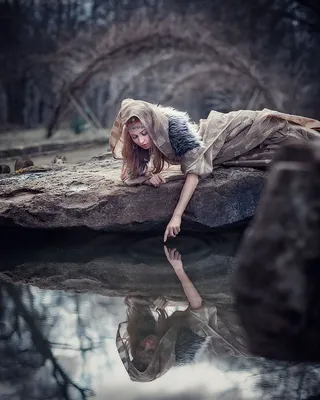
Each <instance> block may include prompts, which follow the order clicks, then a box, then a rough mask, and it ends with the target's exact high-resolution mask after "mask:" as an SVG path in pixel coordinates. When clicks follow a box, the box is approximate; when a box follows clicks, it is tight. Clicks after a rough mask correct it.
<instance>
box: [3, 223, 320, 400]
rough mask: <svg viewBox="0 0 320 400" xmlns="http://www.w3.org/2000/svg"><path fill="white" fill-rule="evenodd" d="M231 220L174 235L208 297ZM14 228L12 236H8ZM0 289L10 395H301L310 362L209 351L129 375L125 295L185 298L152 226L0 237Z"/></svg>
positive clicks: (225, 270)
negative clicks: (122, 351)
mask: <svg viewBox="0 0 320 400" xmlns="http://www.w3.org/2000/svg"><path fill="white" fill-rule="evenodd" d="M241 233H242V232H241V230H234V231H228V232H223V233H217V234H210V235H203V234H202V235H201V236H200V235H196V234H192V235H191V234H189V235H181V236H180V237H179V239H176V240H175V241H171V242H170V243H169V244H168V245H169V247H172V248H173V247H175V248H177V249H178V250H179V252H180V253H181V256H182V260H183V262H184V268H185V271H186V273H187V275H188V276H189V278H190V279H191V281H192V282H193V284H194V286H195V287H196V289H197V291H198V292H199V294H200V295H201V297H202V298H203V299H204V301H205V302H208V304H212V305H215V304H217V305H218V304H220V305H221V304H222V305H228V304H229V303H232V296H231V294H232V293H231V288H230V279H231V275H232V271H233V269H234V266H235V254H236V251H237V248H238V245H239V241H240V240H241ZM14 238H15V240H14ZM4 242H5V243H6V245H5V246H4V252H3V258H2V261H1V277H2V280H1V289H0V305H1V308H0V335H1V342H0V351H1V357H0V393H1V396H0V398H1V400H4V399H7V400H15V399H49V398H50V399H57V400H58V399H72V400H73V399H88V398H91V396H94V397H92V398H96V399H109V398H110V399H150V398H152V399H163V400H165V399H200V400H201V399H212V398H215V399H238V398H239V399H240V398H241V399H308V398H311V397H310V396H311V395H320V384H319V380H320V378H319V377H320V368H319V367H318V366H317V365H311V364H303V363H285V362H279V361H277V362H275V361H270V360H264V359H262V358H254V357H235V358H234V357H233V358H232V357H226V358H225V360H223V362H221V359H219V360H218V359H217V358H216V357H215V355H214V354H212V355H211V356H210V357H208V358H207V359H205V360H203V359H201V361H197V360H194V361H193V362H191V363H187V364H185V365H182V366H174V367H172V368H171V369H170V370H169V371H168V372H167V373H166V374H165V375H163V376H162V377H160V378H159V379H156V380H155V381H153V382H150V383H140V382H133V381H131V380H130V379H129V376H128V374H127V371H126V370H125V368H124V366H123V364H122V362H121V359H120V357H119V354H118V352H117V348H116V332H117V328H118V325H119V324H120V323H121V322H123V321H125V320H126V312H127V305H126V304H125V299H126V298H128V296H142V297H143V298H144V299H154V298H158V297H160V296H161V297H162V298H166V299H167V300H168V307H167V310H168V312H169V313H173V312H174V311H176V310H184V309H186V308H187V307H188V302H187V299H186V296H185V293H184V290H183V288H182V286H181V283H180V281H179V279H178V278H177V276H176V274H175V272H174V270H173V268H172V266H171V265H170V264H169V263H168V261H167V259H166V257H165V255H164V251H163V244H162V240H161V236H158V235H155V236H149V237H144V236H143V235H137V234H130V235H110V234H108V235H107V234H98V233H90V234H83V233H79V234H72V235H70V234H69V233H59V234H57V233H56V232H51V233H46V234H42V233H41V234H40V235H39V233H34V234H30V235H29V236H28V237H26V236H24V239H23V238H19V236H12V237H11V236H10V235H8V236H7V238H6V239H5V240H4Z"/></svg>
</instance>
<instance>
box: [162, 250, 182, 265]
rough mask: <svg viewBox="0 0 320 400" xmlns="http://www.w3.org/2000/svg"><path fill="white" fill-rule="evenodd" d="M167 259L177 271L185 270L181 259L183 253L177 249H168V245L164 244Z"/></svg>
mask: <svg viewBox="0 0 320 400" xmlns="http://www.w3.org/2000/svg"><path fill="white" fill-rule="evenodd" d="M163 249H164V252H165V255H166V257H167V260H168V261H169V263H170V264H171V265H172V267H173V269H174V270H175V271H177V270H179V271H183V264H182V261H181V254H180V253H179V252H178V250H177V249H168V247H167V246H163Z"/></svg>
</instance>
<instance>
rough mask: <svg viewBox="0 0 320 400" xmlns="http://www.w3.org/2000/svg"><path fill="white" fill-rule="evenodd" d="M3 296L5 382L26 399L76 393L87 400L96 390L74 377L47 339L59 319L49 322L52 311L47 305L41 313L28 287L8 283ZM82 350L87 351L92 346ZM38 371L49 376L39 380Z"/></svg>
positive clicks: (2, 366) (2, 334)
mask: <svg viewBox="0 0 320 400" xmlns="http://www.w3.org/2000/svg"><path fill="white" fill-rule="evenodd" d="M1 297H2V303H3V309H2V329H1V347H2V349H1V351H2V357H1V361H0V365H1V372H2V373H1V378H0V379H1V381H2V382H3V383H6V384H9V385H11V386H13V387H14V388H15V393H14V395H19V396H21V395H22V394H23V398H24V399H27V398H32V399H34V398H41V399H49V398H50V399H71V398H73V396H72V397H71V395H70V393H75V392H77V393H78V396H79V395H80V397H81V398H82V399H87V398H88V396H89V395H90V394H92V392H91V391H90V390H89V389H86V388H83V387H81V386H80V385H78V384H77V383H76V382H75V381H73V380H72V379H71V377H70V376H69V375H68V373H66V371H65V370H64V368H63V367H62V366H61V365H60V363H59V360H58V359H57V358H56V356H55V355H54V354H53V351H52V348H53V347H54V345H55V344H54V343H51V342H50V341H48V340H47V339H46V335H47V334H48V332H49V331H50V330H51V329H53V327H54V325H55V324H56V322H57V320H58V318H57V317H56V318H54V319H53V320H52V321H51V324H47V319H48V310H46V307H43V309H42V312H39V310H37V309H36V308H35V306H34V298H33V294H32V292H31V290H30V288H28V287H27V288H25V287H16V286H11V285H7V284H4V285H3V288H2V290H1ZM23 297H24V299H23ZM26 303H28V306H27V305H26ZM45 311H47V312H45ZM80 325H81V322H80ZM81 332H82V333H83V331H81ZM91 345H93V343H92V344H91ZM81 350H82V351H83V352H85V351H86V350H88V348H85V347H83V348H82V349H81ZM41 369H42V371H41ZM36 372H38V374H40V375H41V377H43V378H44V376H46V379H40V380H39V381H38V382H37V377H38V378H39V376H37V375H38V374H36V375H35V373H36ZM12 396H13V394H12Z"/></svg>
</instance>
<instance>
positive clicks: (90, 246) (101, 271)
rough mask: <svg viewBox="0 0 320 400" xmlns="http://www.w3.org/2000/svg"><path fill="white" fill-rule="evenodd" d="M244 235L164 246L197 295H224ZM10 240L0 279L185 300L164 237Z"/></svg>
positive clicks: (229, 234) (237, 232)
mask: <svg viewBox="0 0 320 400" xmlns="http://www.w3.org/2000/svg"><path fill="white" fill-rule="evenodd" d="M242 232H243V230H242V229H239V230H233V231H225V232H224V233H219V234H218V233H216V234H214V235H213V234H207V235H201V237H199V236H197V237H194V236H192V235H186V234H185V235H183V234H181V235H180V236H179V239H178V238H176V239H174V240H172V241H168V246H172V247H175V248H176V249H177V250H178V251H179V252H180V253H181V255H182V260H183V263H184V268H185V271H186V273H187V275H188V276H189V278H190V279H191V280H192V282H193V283H194V284H195V286H196V287H197V289H198V290H199V292H200V294H201V295H205V296H207V297H209V298H210V297H212V296H215V294H216V293H222V292H228V291H230V290H229V287H230V276H231V274H232V271H233V269H234V264H235V252H236V249H237V246H238V243H239V240H240V238H241V235H242ZM30 235H31V234H29V237H28V239H25V240H24V241H23V240H21V241H20V240H19V236H18V237H15V239H12V240H15V242H14V243H15V246H14V247H15V249H14V252H12V251H10V250H8V248H9V246H10V243H8V247H7V246H4V247H5V248H6V247H7V250H5V254H3V265H2V266H1V277H2V279H3V280H6V281H9V282H13V283H23V284H32V285H35V286H38V287H41V288H48V289H62V290H72V291H77V292H89V291H90V292H96V293H101V294H104V295H109V296H115V295H116V296H122V295H123V296H126V295H132V296H138V295H143V296H161V295H166V296H171V297H177V298H184V297H185V296H184V292H183V289H182V287H181V284H180V281H179V279H178V278H177V276H176V274H175V272H174V270H173V268H172V267H171V265H170V264H169V263H168V261H167V259H166V257H165V254H164V250H163V236H162V235H161V236H158V235H154V236H148V237H146V236H144V235H141V234H140V235H139V234H135V236H134V237H133V236H132V234H131V235H120V234H101V233H100V234H97V233H96V234H93V233H88V235H87V236H86V235H85V234H79V236H77V235H72V234H70V233H69V235H64V234H60V235H58V236H56V235H54V234H52V237H51V240H50V239H49V237H50V235H44V237H41V236H42V235H43V233H42V232H40V233H39V234H38V236H37V235H36V234H34V236H33V237H32V235H31V236H30Z"/></svg>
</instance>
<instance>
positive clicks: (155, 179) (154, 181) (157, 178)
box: [147, 174, 166, 187]
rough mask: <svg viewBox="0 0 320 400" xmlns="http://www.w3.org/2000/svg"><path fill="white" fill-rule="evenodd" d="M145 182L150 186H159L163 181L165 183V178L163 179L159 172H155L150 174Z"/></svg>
mask: <svg viewBox="0 0 320 400" xmlns="http://www.w3.org/2000/svg"><path fill="white" fill-rule="evenodd" d="M147 183H148V185H150V186H154V187H159V186H160V185H162V184H163V183H166V180H165V179H164V177H163V176H162V175H161V174H155V175H152V177H151V178H150V179H148V181H147Z"/></svg>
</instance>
